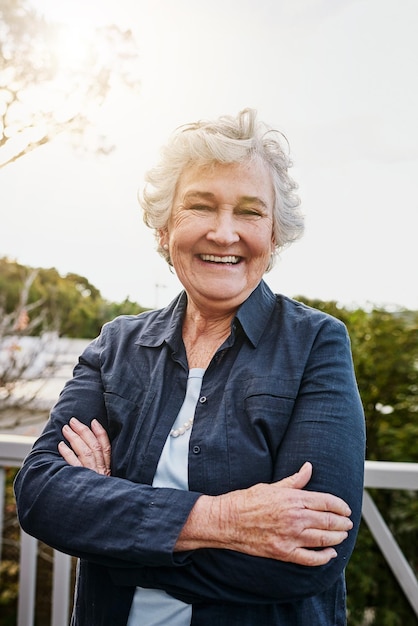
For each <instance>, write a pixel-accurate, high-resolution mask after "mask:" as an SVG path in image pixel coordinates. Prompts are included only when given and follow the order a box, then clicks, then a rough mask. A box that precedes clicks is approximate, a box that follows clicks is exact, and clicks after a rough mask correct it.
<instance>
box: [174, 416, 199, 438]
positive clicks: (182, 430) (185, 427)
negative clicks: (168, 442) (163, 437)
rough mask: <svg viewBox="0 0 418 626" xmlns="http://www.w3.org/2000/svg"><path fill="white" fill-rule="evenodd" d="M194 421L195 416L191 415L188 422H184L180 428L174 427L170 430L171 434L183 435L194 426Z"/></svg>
mask: <svg viewBox="0 0 418 626" xmlns="http://www.w3.org/2000/svg"><path fill="white" fill-rule="evenodd" d="M193 421H194V417H191V418H190V419H189V420H187V422H184V424H183V426H180V427H179V428H173V430H170V436H171V437H180V436H181V435H184V433H185V432H186V430H190V429H191V427H192V426H193Z"/></svg>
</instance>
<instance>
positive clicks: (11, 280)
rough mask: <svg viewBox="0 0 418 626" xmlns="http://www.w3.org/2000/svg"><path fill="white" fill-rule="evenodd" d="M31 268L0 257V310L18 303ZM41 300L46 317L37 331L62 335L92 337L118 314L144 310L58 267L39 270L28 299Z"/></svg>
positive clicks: (38, 301) (13, 306)
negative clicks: (107, 297) (113, 299)
mask: <svg viewBox="0 0 418 626" xmlns="http://www.w3.org/2000/svg"><path fill="white" fill-rule="evenodd" d="M32 271H33V270H32V268H28V267H26V266H23V265H20V264H19V263H17V262H15V261H10V260H9V259H7V258H0V309H3V310H4V311H5V312H6V313H11V312H12V311H14V310H16V309H17V308H18V306H19V301H20V298H21V293H22V290H23V288H24V285H25V282H26V280H27V278H28V276H29V275H30V273H31V272H32ZM31 303H42V312H43V319H42V323H41V324H39V325H38V327H37V329H36V334H40V333H41V332H42V331H45V330H54V331H56V332H58V333H59V335H60V336H63V337H72V338H78V339H83V338H85V339H90V338H93V337H96V336H97V335H98V333H99V332H100V329H101V327H102V326H103V324H104V323H105V322H107V321H109V320H110V319H113V317H115V316H116V315H121V314H135V315H136V314H138V313H140V312H141V311H143V310H144V308H143V307H141V306H140V305H139V304H137V303H135V302H131V301H130V300H128V299H126V300H125V301H124V302H122V303H115V302H109V301H107V300H105V299H103V298H102V296H101V294H100V291H99V290H98V289H97V288H96V287H94V285H92V284H91V283H90V282H89V281H88V280H87V278H85V277H84V276H79V275H78V274H67V275H66V276H61V275H60V274H59V273H58V272H57V270H56V269H55V268H50V269H42V268H40V269H38V270H37V273H36V276H35V278H34V280H33V282H32V284H31V286H30V289H29V293H28V302H27V304H28V305H30V304H31Z"/></svg>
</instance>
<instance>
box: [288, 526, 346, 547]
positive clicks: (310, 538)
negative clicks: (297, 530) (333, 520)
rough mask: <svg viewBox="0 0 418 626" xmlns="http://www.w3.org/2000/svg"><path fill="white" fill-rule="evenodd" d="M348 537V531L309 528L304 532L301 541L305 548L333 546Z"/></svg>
mask: <svg viewBox="0 0 418 626" xmlns="http://www.w3.org/2000/svg"><path fill="white" fill-rule="evenodd" d="M347 537H348V532H347V531H345V530H344V531H338V530H328V531H324V530H318V529H309V530H306V531H305V532H303V533H302V535H301V536H300V538H299V542H300V543H301V544H302V547H303V548H331V547H332V546H338V545H339V544H340V543H342V542H343V541H345V540H346V539H347Z"/></svg>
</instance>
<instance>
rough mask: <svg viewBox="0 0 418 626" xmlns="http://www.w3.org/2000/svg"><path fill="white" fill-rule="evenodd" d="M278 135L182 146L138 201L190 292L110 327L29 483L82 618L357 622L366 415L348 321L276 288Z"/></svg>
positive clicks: (42, 528) (192, 132)
mask: <svg viewBox="0 0 418 626" xmlns="http://www.w3.org/2000/svg"><path fill="white" fill-rule="evenodd" d="M281 140H282V137H281V135H280V134H279V133H277V132H273V131H272V130H271V129H269V128H268V127H267V126H265V125H264V124H262V123H260V122H258V121H257V120H256V115H255V112H254V111H252V110H245V111H242V112H241V113H240V114H239V115H238V116H237V117H236V118H232V117H221V118H220V119H218V120H216V121H214V122H199V123H196V124H191V125H189V126H185V127H182V128H181V129H179V131H178V132H177V133H175V134H174V135H173V137H172V139H171V140H170V142H169V144H168V145H167V147H166V148H165V151H164V152H163V153H162V157H161V163H160V164H159V165H158V166H157V167H156V168H155V169H153V170H152V171H151V172H150V173H149V174H148V179H147V181H148V185H147V187H146V190H145V192H144V195H143V198H142V206H143V209H144V217H145V222H146V223H147V224H148V225H149V226H150V227H152V228H153V229H154V230H155V233H156V237H157V241H158V249H159V252H160V254H162V255H163V256H164V257H165V259H166V260H167V262H168V263H169V264H170V265H171V266H172V267H173V268H174V270H175V272H176V274H177V276H178V277H179V279H180V281H181V282H182V284H183V286H184V291H183V292H182V293H181V294H180V295H179V296H178V298H176V299H175V300H174V301H173V302H172V303H171V304H169V305H168V306H167V307H166V308H164V309H162V310H159V311H150V312H146V313H142V314H141V315H138V316H122V317H119V318H117V319H115V320H114V321H112V322H110V323H108V324H106V325H105V326H104V327H103V330H102V332H101V334H100V336H99V337H98V338H97V339H95V340H94V341H93V342H92V343H91V344H90V345H89V346H88V347H87V349H86V350H85V351H84V353H83V354H82V355H81V357H80V359H79V363H78V364H77V366H76V367H75V370H74V376H73V378H72V380H70V381H69V382H68V383H67V384H66V385H65V387H64V389H63V391H62V393H61V395H60V398H59V400H58V402H57V403H56V405H55V406H54V408H53V409H52V412H51V416H50V420H49V421H48V423H47V425H46V427H45V429H44V432H43V434H42V435H41V437H40V438H39V440H38V441H37V442H36V443H35V445H34V448H33V450H32V452H31V453H30V454H29V456H28V458H27V459H26V461H25V463H24V465H23V468H22V469H21V471H20V473H19V475H18V477H17V480H16V495H17V502H18V510H19V517H20V522H21V525H22V527H23V528H24V529H25V530H26V531H27V532H28V533H30V534H32V535H34V536H35V537H38V538H39V539H40V540H42V541H44V542H46V543H48V544H49V545H51V546H53V547H55V548H57V549H59V550H61V551H63V552H67V553H69V554H72V555H75V556H77V557H79V559H80V561H79V570H78V580H77V586H76V596H75V603H74V612H73V618H72V624H74V625H77V626H81V625H82V626H99V625H108V626H119V625H120V626H122V625H123V626H125V625H128V626H135V625H138V626H151V625H152V626H162V625H167V626H186V625H187V626H189V625H193V626H215V625H217V626H234V625H237V626H238V625H239V626H247V625H248V626H250V625H251V626H258V625H260V624H269V625H274V624H277V625H278V626H279V625H280V626H294V625H300V626H302V625H303V626H315V625H318V626H319V625H321V626H325V625H327V626H337V625H342V624H345V623H346V617H345V613H346V611H345V584H344V569H345V567H346V565H347V562H348V559H349V557H350V555H351V552H352V550H353V547H354V544H355V540H356V534H357V530H358V525H359V521H360V514H361V498H362V487H363V465H364V419H363V412H362V407H361V402H360V399H359V394H358V390H357V386H356V381H355V377H354V373H353V365H352V359H351V353H350V345H349V339H348V336H347V332H346V329H345V327H344V326H343V324H342V323H341V322H339V321H338V320H336V319H334V318H332V317H330V316H327V315H325V314H323V313H321V312H319V311H316V310H313V309H310V308H308V307H306V306H304V305H302V304H300V303H298V302H295V301H293V300H291V299H289V298H287V297H284V296H281V295H274V294H273V293H272V292H271V291H270V289H269V288H268V287H267V285H266V284H265V283H264V282H263V274H264V273H265V272H266V271H267V270H268V269H269V268H270V267H271V266H272V263H273V260H274V257H275V255H276V254H277V251H279V250H280V249H281V248H283V246H285V245H286V244H288V243H290V242H291V241H293V240H295V239H296V238H298V237H299V236H300V234H301V232H302V228H303V222H302V217H301V214H300V211H299V200H298V198H297V196H296V195H295V184H294V182H293V181H292V180H291V178H290V177H289V174H288V168H289V166H290V161H289V158H288V156H287V154H286V152H285V150H284V149H283V148H282V145H281ZM63 439H65V440H66V442H65V443H64V441H63Z"/></svg>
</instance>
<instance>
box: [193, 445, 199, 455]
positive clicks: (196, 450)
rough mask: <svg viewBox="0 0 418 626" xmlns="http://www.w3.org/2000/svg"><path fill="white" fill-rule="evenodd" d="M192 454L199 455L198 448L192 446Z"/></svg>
mask: <svg viewBox="0 0 418 626" xmlns="http://www.w3.org/2000/svg"><path fill="white" fill-rule="evenodd" d="M193 454H200V446H193Z"/></svg>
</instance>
